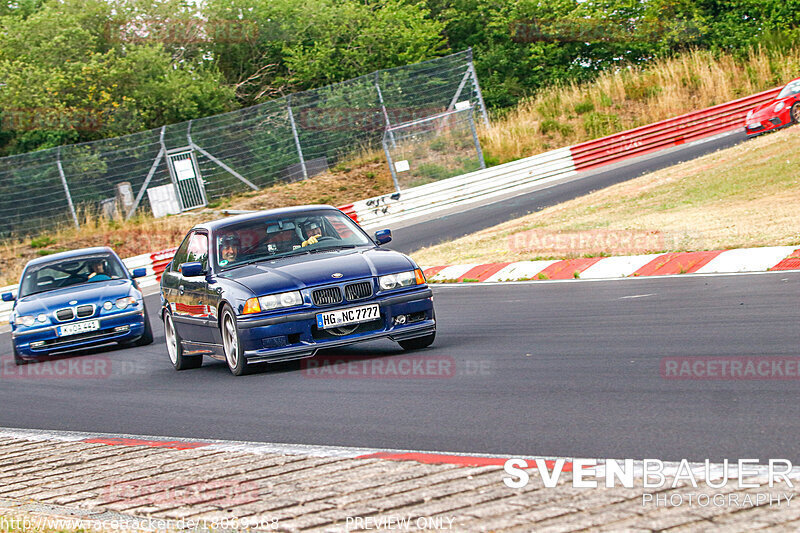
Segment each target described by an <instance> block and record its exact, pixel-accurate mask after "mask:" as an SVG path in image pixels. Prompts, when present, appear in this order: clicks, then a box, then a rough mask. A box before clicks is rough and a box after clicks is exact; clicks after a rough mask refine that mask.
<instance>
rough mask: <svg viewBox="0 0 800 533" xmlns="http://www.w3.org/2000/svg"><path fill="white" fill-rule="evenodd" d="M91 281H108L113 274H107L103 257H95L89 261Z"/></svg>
mask: <svg viewBox="0 0 800 533" xmlns="http://www.w3.org/2000/svg"><path fill="white" fill-rule="evenodd" d="M89 270H90V273H89V278H88V279H89V281H106V280H109V279H111V276H109V275H108V274H106V262H105V261H103V260H102V259H95V260H94V261H92V262H90V263H89Z"/></svg>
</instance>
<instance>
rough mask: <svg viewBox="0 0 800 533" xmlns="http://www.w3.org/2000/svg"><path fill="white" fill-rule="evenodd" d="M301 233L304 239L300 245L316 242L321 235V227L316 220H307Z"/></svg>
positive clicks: (304, 245)
mask: <svg viewBox="0 0 800 533" xmlns="http://www.w3.org/2000/svg"><path fill="white" fill-rule="evenodd" d="M303 233H304V234H305V237H306V240H304V241H303V244H302V246H303V247H306V246H308V245H309V244H317V241H318V240H319V238H320V237H322V228H321V227H320V225H319V223H318V222H307V223H306V224H305V225H304V226H303Z"/></svg>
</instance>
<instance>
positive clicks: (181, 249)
mask: <svg viewBox="0 0 800 533" xmlns="http://www.w3.org/2000/svg"><path fill="white" fill-rule="evenodd" d="M192 236H194V233H191V234H189V235H187V236H186V238H185V239H183V242H182V243H181V245H180V246H178V250H177V251H176V252H175V256H174V257H173V258H172V272H177V271H178V267H179V266H181V263H185V262H186V257H187V255H188V250H189V241H190V240H191V237H192Z"/></svg>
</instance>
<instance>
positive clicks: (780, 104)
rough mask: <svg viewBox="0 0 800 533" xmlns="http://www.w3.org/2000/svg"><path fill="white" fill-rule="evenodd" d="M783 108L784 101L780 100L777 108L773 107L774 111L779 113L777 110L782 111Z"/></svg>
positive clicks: (776, 105)
mask: <svg viewBox="0 0 800 533" xmlns="http://www.w3.org/2000/svg"><path fill="white" fill-rule="evenodd" d="M781 109H783V102H778V103H777V104H775V108H774V109H773V111H774V112H775V113H777V112H778V111H780V110H781Z"/></svg>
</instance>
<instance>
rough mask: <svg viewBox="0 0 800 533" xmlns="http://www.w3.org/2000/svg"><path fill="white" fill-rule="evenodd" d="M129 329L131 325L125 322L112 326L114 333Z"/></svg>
mask: <svg viewBox="0 0 800 533" xmlns="http://www.w3.org/2000/svg"><path fill="white" fill-rule="evenodd" d="M129 329H131V327H130V326H129V325H127V324H126V325H124V326H117V327H115V328H114V333H121V332H123V331H128V330H129Z"/></svg>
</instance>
